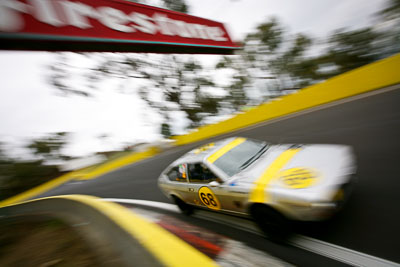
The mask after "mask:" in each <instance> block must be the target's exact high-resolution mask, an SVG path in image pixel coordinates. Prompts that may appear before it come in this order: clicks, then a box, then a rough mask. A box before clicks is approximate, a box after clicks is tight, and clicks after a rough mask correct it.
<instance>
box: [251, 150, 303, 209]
mask: <svg viewBox="0 0 400 267" xmlns="http://www.w3.org/2000/svg"><path fill="white" fill-rule="evenodd" d="M300 150H301V148H295V149H288V150H286V151H284V152H283V153H281V154H280V155H279V156H278V157H277V158H276V159H275V160H274V161H273V162H272V164H271V165H269V167H268V168H267V169H266V170H265V171H264V172H263V174H262V175H261V176H260V178H258V180H257V181H255V184H256V186H255V187H254V188H253V190H252V192H251V193H250V197H249V200H250V202H258V203H265V202H268V201H270V196H269V194H268V193H266V192H265V189H266V188H267V187H268V186H269V184H270V183H271V182H272V181H273V180H274V179H275V178H276V176H277V174H278V172H279V171H280V170H281V169H282V168H283V167H284V166H285V165H286V164H287V163H288V162H289V161H290V160H291V159H292V158H293V157H294V155H296V154H297V153H298V152H299V151H300Z"/></svg>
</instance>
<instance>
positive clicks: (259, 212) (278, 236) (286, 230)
mask: <svg viewBox="0 0 400 267" xmlns="http://www.w3.org/2000/svg"><path fill="white" fill-rule="evenodd" d="M250 213H251V215H252V217H253V218H254V221H255V222H256V224H257V225H258V227H259V228H260V229H261V230H262V231H263V232H264V233H265V235H266V236H267V238H268V239H270V240H271V241H273V242H277V243H286V241H287V239H288V238H289V237H290V235H291V233H292V231H291V227H290V222H289V221H288V219H286V218H285V217H284V216H283V215H282V214H280V213H279V212H277V211H276V210H274V209H272V208H270V207H268V206H266V205H263V204H255V205H254V206H253V207H251V210H250Z"/></svg>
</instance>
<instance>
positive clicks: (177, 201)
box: [172, 196, 194, 216]
mask: <svg viewBox="0 0 400 267" xmlns="http://www.w3.org/2000/svg"><path fill="white" fill-rule="evenodd" d="M172 199H173V201H174V203H175V204H176V205H177V206H178V208H179V210H180V211H181V212H182V213H183V214H185V215H188V216H189V215H191V214H193V211H194V209H193V207H192V206H190V205H188V204H186V203H185V202H183V200H182V199H180V198H179V197H177V196H172Z"/></svg>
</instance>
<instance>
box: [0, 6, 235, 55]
mask: <svg viewBox="0 0 400 267" xmlns="http://www.w3.org/2000/svg"><path fill="white" fill-rule="evenodd" d="M238 48H239V47H238V46H237V45H236V44H234V43H233V42H232V40H231V38H230V36H229V34H228V32H227V30H226V28H225V27H224V25H223V24H222V23H219V22H216V21H211V20H207V19H203V18H199V17H195V16H191V15H187V14H183V13H178V12H174V11H170V10H165V9H161V8H156V7H152V6H147V5H142V4H137V3H133V2H129V1H124V0H79V1H75V0H0V49H5V50H47V51H82V52H83V51H86V52H87V51H101V52H154V53H190V54H205V53H207V54H208V53H210V54H231V53H232V52H233V51H234V50H235V49H238Z"/></svg>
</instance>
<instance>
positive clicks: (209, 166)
mask: <svg viewBox="0 0 400 267" xmlns="http://www.w3.org/2000/svg"><path fill="white" fill-rule="evenodd" d="M355 172H356V167H355V158H354V155H353V152H352V148H351V147H349V146H345V145H331V144H309V145H293V144H279V145H273V144H269V143H266V142H261V141H257V140H253V139H246V138H242V137H234V138H228V139H224V140H220V141H217V142H215V143H210V144H207V145H204V146H202V147H199V148H197V149H194V150H192V151H190V152H188V153H186V154H185V155H184V156H182V157H181V158H179V159H177V160H176V161H174V162H173V163H172V164H171V165H170V166H168V167H167V168H166V169H165V171H163V172H162V174H161V175H160V177H159V180H158V184H159V187H160V188H161V190H162V191H163V192H164V194H165V195H166V196H167V197H169V198H171V199H172V200H173V201H174V202H175V203H176V204H177V205H178V207H179V208H180V209H181V211H182V212H183V213H185V214H190V213H192V211H193V208H195V207H198V208H206V209H210V210H213V211H218V212H224V213H230V214H235V215H239V216H246V217H249V216H250V217H252V218H253V219H254V220H255V221H256V223H257V224H258V225H259V226H260V228H261V229H262V230H263V231H264V232H265V233H266V234H267V236H269V237H270V238H271V239H276V240H281V239H282V238H283V237H284V236H286V233H287V232H288V231H287V226H288V225H289V224H288V222H289V221H290V220H299V221H318V220H324V219H327V218H329V217H330V216H332V215H333V214H334V213H335V212H336V211H337V210H338V209H339V208H340V207H341V205H342V203H343V202H344V200H345V199H346V198H347V196H348V193H349V189H350V185H351V182H352V180H353V179H352V178H353V177H354V174H355Z"/></svg>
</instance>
